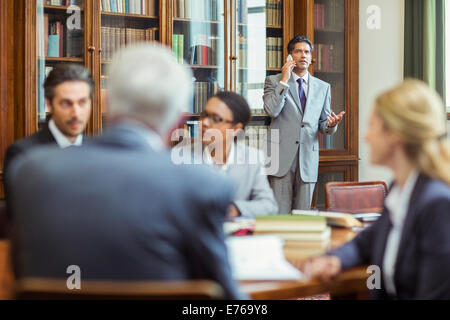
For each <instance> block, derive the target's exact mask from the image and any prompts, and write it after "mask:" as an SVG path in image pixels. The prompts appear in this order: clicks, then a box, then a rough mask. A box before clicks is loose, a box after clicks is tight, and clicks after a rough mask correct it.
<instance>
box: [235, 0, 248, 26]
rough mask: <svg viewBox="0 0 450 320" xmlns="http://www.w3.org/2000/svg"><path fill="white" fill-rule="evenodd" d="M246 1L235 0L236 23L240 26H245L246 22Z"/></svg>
mask: <svg viewBox="0 0 450 320" xmlns="http://www.w3.org/2000/svg"><path fill="white" fill-rule="evenodd" d="M247 2H248V0H237V1H236V14H237V22H238V23H241V24H246V23H247V22H248V7H247Z"/></svg>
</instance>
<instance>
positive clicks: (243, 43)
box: [238, 35, 248, 68]
mask: <svg viewBox="0 0 450 320" xmlns="http://www.w3.org/2000/svg"><path fill="white" fill-rule="evenodd" d="M247 56H248V41H247V38H245V37H244V36H242V35H239V60H238V63H239V67H241V68H247V67H248V59H247Z"/></svg>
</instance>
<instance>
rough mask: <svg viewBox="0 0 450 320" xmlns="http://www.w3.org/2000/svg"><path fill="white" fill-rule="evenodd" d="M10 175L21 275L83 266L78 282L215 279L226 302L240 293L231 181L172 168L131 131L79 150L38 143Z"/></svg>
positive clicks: (117, 130)
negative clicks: (227, 228) (226, 225)
mask: <svg viewBox="0 0 450 320" xmlns="http://www.w3.org/2000/svg"><path fill="white" fill-rule="evenodd" d="M43 164H45V165H43ZM11 175H12V177H13V179H11V181H14V183H11V185H10V188H11V189H12V190H13V192H12V193H11V194H12V196H11V198H12V203H13V206H12V209H13V217H14V221H13V222H14V223H13V234H14V236H13V252H14V253H15V254H14V259H13V260H14V270H15V272H16V276H17V277H24V276H28V277H30V276H35V277H56V278H64V279H67V277H68V275H67V274H66V269H67V267H68V266H69V265H78V266H79V267H80V268H81V276H82V279H97V280H98V279H100V280H183V279H198V278H201V279H212V280H215V281H217V282H218V283H219V284H220V285H222V287H223V288H224V290H225V293H226V296H227V298H240V297H243V296H241V295H240V293H239V292H238V290H237V287H236V285H235V283H234V281H233V279H232V277H231V269H230V266H229V262H228V257H227V249H226V246H225V242H224V237H225V236H224V232H223V221H224V219H225V215H226V212H227V208H228V206H229V205H230V203H231V201H232V187H231V184H230V183H229V182H228V180H226V179H225V178H222V177H220V176H219V175H218V174H216V173H215V172H213V171H212V170H210V169H208V168H206V167H205V168H202V169H200V168H186V167H184V168H183V167H181V166H176V165H174V164H172V162H171V161H170V157H169V155H168V154H166V153H160V152H156V151H154V150H153V149H152V148H151V147H150V145H149V144H148V142H147V141H146V140H145V138H144V137H142V136H140V135H139V134H138V133H137V132H136V131H134V130H133V127H131V126H125V125H121V126H115V127H113V128H112V129H111V130H110V131H109V132H107V133H105V134H104V136H102V137H100V138H98V139H96V140H93V141H91V143H90V144H86V145H83V146H82V147H79V148H68V149H65V150H61V149H58V148H51V147H46V148H39V149H35V150H33V151H31V152H28V153H27V154H26V155H25V156H24V157H22V158H21V159H19V160H18V161H17V162H16V163H14V165H13V167H12V168H11ZM43 199H44V200H43Z"/></svg>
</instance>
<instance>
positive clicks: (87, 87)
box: [3, 64, 94, 172]
mask: <svg viewBox="0 0 450 320" xmlns="http://www.w3.org/2000/svg"><path fill="white" fill-rule="evenodd" d="M93 90H94V82H93V81H92V78H91V75H90V73H89V71H88V70H87V69H86V68H84V67H82V66H78V65H71V64H67V65H61V66H58V67H56V68H55V69H53V70H52V71H51V72H50V73H49V75H48V77H47V79H46V80H45V82H44V92H45V99H46V104H47V107H48V109H49V111H50V114H51V118H50V120H49V122H48V124H47V125H45V126H44V127H43V128H42V129H41V130H39V131H38V132H36V133H35V134H33V135H31V136H29V137H27V138H24V139H21V140H18V141H16V142H15V143H13V144H12V145H10V146H9V147H8V149H7V150H6V154H5V163H4V170H3V172H6V171H7V167H8V165H9V164H10V163H11V162H12V160H13V159H15V158H16V157H17V156H18V155H19V154H22V153H24V152H25V151H28V150H30V149H31V148H33V147H36V146H40V145H44V144H54V143H57V144H58V146H59V147H60V148H66V147H68V146H71V145H75V146H80V145H81V144H82V143H83V138H84V137H83V132H84V129H85V128H86V125H87V123H88V121H89V117H90V115H91V101H92V93H93Z"/></svg>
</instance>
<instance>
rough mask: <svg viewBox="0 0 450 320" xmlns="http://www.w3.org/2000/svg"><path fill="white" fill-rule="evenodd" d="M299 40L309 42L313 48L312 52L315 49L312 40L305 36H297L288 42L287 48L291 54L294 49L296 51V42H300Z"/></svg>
mask: <svg viewBox="0 0 450 320" xmlns="http://www.w3.org/2000/svg"><path fill="white" fill-rule="evenodd" d="M299 42H306V43H307V44H309V47H310V48H311V52H313V51H314V46H313V44H312V42H311V40H309V39H308V38H307V37H305V36H296V37H294V38H293V39H292V40H291V41H289V43H288V46H287V50H288V53H289V54H291V53H292V51H294V48H295V44H296V43H299Z"/></svg>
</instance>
